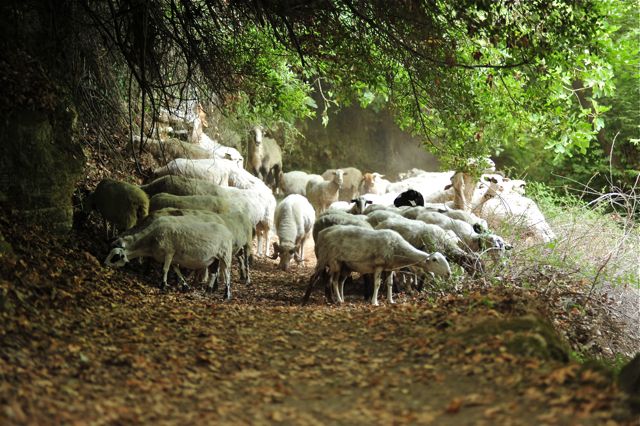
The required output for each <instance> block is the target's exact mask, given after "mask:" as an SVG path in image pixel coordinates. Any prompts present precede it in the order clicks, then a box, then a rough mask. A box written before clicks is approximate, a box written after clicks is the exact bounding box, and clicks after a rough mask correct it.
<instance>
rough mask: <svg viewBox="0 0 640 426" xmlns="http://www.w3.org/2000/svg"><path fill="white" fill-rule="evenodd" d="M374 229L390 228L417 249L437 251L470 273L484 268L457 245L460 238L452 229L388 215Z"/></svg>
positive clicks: (474, 257) (474, 256)
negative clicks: (388, 216)
mask: <svg viewBox="0 0 640 426" xmlns="http://www.w3.org/2000/svg"><path fill="white" fill-rule="evenodd" d="M375 229H392V230H394V231H396V232H398V233H399V234H400V235H402V238H404V239H405V240H406V241H407V242H408V243H409V244H411V245H412V246H414V247H415V248H417V249H418V250H422V251H426V252H434V251H439V252H441V253H443V254H444V255H445V256H446V257H447V259H449V260H452V261H453V262H455V263H457V264H459V265H460V266H462V268H463V269H464V270H465V271H467V272H468V273H470V274H475V273H476V272H482V271H483V270H484V266H483V264H482V261H481V260H480V258H479V257H478V256H477V255H474V254H469V253H467V252H465V251H464V250H462V249H461V248H460V247H459V244H460V239H459V238H458V236H457V235H455V233H454V232H453V231H445V230H444V229H442V228H441V227H439V226H437V225H429V224H426V223H424V222H421V221H418V220H411V219H406V218H403V217H390V218H389V219H386V220H384V221H382V222H380V223H378V225H377V226H376V227H375Z"/></svg>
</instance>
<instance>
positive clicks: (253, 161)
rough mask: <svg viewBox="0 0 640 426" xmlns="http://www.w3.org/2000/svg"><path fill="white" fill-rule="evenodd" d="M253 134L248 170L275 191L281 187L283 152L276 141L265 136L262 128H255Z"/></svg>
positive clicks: (250, 143)
mask: <svg viewBox="0 0 640 426" xmlns="http://www.w3.org/2000/svg"><path fill="white" fill-rule="evenodd" d="M252 134H253V138H252V140H251V141H250V142H249V161H248V164H247V166H248V170H249V171H250V172H251V173H253V174H254V175H256V176H257V177H258V178H259V179H260V180H262V181H263V182H265V183H266V184H267V185H269V186H271V187H272V189H273V190H275V189H277V188H278V187H279V186H280V183H279V179H280V172H281V170H282V150H281V149H280V146H278V143H277V142H276V141H275V140H273V139H271V138H267V137H264V136H263V133H262V127H260V126H254V127H253V129H252Z"/></svg>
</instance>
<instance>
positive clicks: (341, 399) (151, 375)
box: [0, 218, 638, 425]
mask: <svg viewBox="0 0 640 426" xmlns="http://www.w3.org/2000/svg"><path fill="white" fill-rule="evenodd" d="M2 229H3V233H4V234H5V237H6V238H7V240H8V241H9V242H10V243H12V245H13V247H14V250H15V256H0V273H1V274H0V277H2V278H1V279H0V321H1V323H0V325H1V327H0V378H1V380H0V424H39V425H42V424H73V425H84V424H150V423H159V424H188V423H194V422H195V423H196V424H277V423H282V424H311V425H313V424H318V425H321V424H385V425H386V424H438V425H440V424H443V425H466V424H469V425H472V424H473V425H476V424H486V425H496V424H499V425H541V424H581V425H601V424H638V423H637V422H638V419H637V418H635V417H633V416H632V415H631V414H630V413H629V410H628V408H627V405H626V397H625V395H624V394H622V393H621V392H620V391H619V390H618V388H617V385H616V384H615V380H614V377H613V374H612V373H611V371H610V370H609V369H607V368H604V367H602V366H601V365H599V364H597V363H582V364H580V363H577V362H576V361H573V360H571V359H569V357H568V354H569V353H570V352H571V349H570V347H569V345H570V344H571V345H573V344H574V343H575V342H576V341H579V340H581V339H587V340H588V339H592V338H594V336H595V335H597V333H601V334H602V331H601V330H591V329H590V328H589V327H588V326H587V325H586V324H589V323H592V322H594V321H595V322H598V321H600V322H602V321H601V318H600V317H599V312H601V310H600V309H599V308H598V302H597V301H594V302H593V303H592V304H591V305H589V306H588V307H583V308H580V307H578V306H575V305H572V306H567V305H566V304H563V302H562V300H563V299H562V296H563V294H564V293H562V292H563V291H564V290H562V289H561V288H560V287H558V286H556V287H555V288H554V289H553V291H548V289H547V290H543V289H541V288H529V289H525V288H522V287H518V286H514V285H511V284H510V283H509V282H508V281H506V280H505V282H504V283H503V284H502V285H486V284H485V283H481V282H477V281H476V282H474V281H468V282H464V283H463V284H462V285H458V286H457V287H456V288H455V289H449V290H447V291H444V290H442V289H440V290H437V289H433V290H432V291H427V292H426V293H422V294H419V295H416V296H408V295H406V294H400V295H399V296H398V298H397V303H396V304H395V305H390V304H388V303H386V300H384V298H382V300H381V306H379V307H373V306H371V305H369V304H367V303H365V302H364V301H363V300H362V297H361V296H360V295H359V294H358V292H357V291H353V292H352V293H351V294H349V295H348V296H347V303H345V304H344V305H342V306H333V305H328V304H326V303H325V302H324V300H323V295H322V294H321V293H322V292H321V291H320V290H319V291H317V292H315V293H314V294H313V295H312V298H311V303H310V304H309V305H308V306H304V307H303V306H300V300H301V297H302V295H303V294H304V290H305V288H306V285H307V282H308V279H309V276H310V275H311V272H312V266H313V259H312V258H311V259H309V261H308V262H307V266H306V267H301V266H300V267H297V266H293V268H292V270H291V271H289V272H283V271H279V270H277V269H276V263H275V261H272V260H270V259H256V260H255V262H254V266H253V270H252V281H253V284H252V285H251V286H244V285H243V284H240V283H239V282H238V279H237V276H236V275H235V274H234V280H233V296H234V298H233V300H232V301H230V302H223V301H222V291H221V290H220V291H219V292H218V293H216V294H215V295H210V294H204V293H203V291H202V288H200V287H198V286H194V287H195V288H194V289H193V290H190V291H188V292H185V293H182V292H178V291H177V290H172V291H169V292H168V293H161V292H160V291H159V290H158V288H157V284H158V283H159V282H160V279H161V278H160V273H159V269H160V268H159V267H154V268H152V269H151V272H148V273H145V272H142V269H143V268H141V267H140V266H139V265H128V266H127V267H125V268H123V269H122V270H113V269H108V268H105V267H103V266H102V265H101V260H102V259H104V256H106V253H107V251H108V246H107V244H106V243H95V241H96V238H95V237H96V236H95V235H89V234H83V233H81V232H79V233H73V234H71V235H70V236H68V237H67V238H64V239H55V238H52V237H48V236H47V235H46V234H45V233H42V231H39V230H35V229H34V230H25V228H23V227H21V226H20V225H19V224H16V223H15V222H14V221H13V220H10V219H6V218H5V219H2ZM310 257H312V255H310ZM567 291H568V290H567ZM605 303H606V302H605V301H603V302H602V304H605ZM599 318H600V319H599ZM554 329H555V330H565V333H563V334H564V336H563V337H560V336H559V335H558V334H557V333H556V331H554ZM576 330H577V331H576ZM584 333H586V334H587V336H586V337H585V336H581V334H584ZM605 334H606V331H605Z"/></svg>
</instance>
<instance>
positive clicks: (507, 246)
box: [504, 243, 513, 250]
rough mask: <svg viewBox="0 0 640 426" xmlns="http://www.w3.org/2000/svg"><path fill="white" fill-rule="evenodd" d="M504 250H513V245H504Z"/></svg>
mask: <svg viewBox="0 0 640 426" xmlns="http://www.w3.org/2000/svg"><path fill="white" fill-rule="evenodd" d="M504 249H505V250H511V249H513V246H512V245H511V244H507V243H504Z"/></svg>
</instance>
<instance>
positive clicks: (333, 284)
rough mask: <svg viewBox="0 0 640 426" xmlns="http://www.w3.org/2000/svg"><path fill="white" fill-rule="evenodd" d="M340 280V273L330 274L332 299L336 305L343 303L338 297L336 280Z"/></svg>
mask: <svg viewBox="0 0 640 426" xmlns="http://www.w3.org/2000/svg"><path fill="white" fill-rule="evenodd" d="M339 278H340V272H339V271H338V272H332V273H331V289H332V293H333V296H334V298H335V299H336V302H337V303H338V304H340V303H343V302H344V300H342V297H340V290H339V288H338V280H339Z"/></svg>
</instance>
